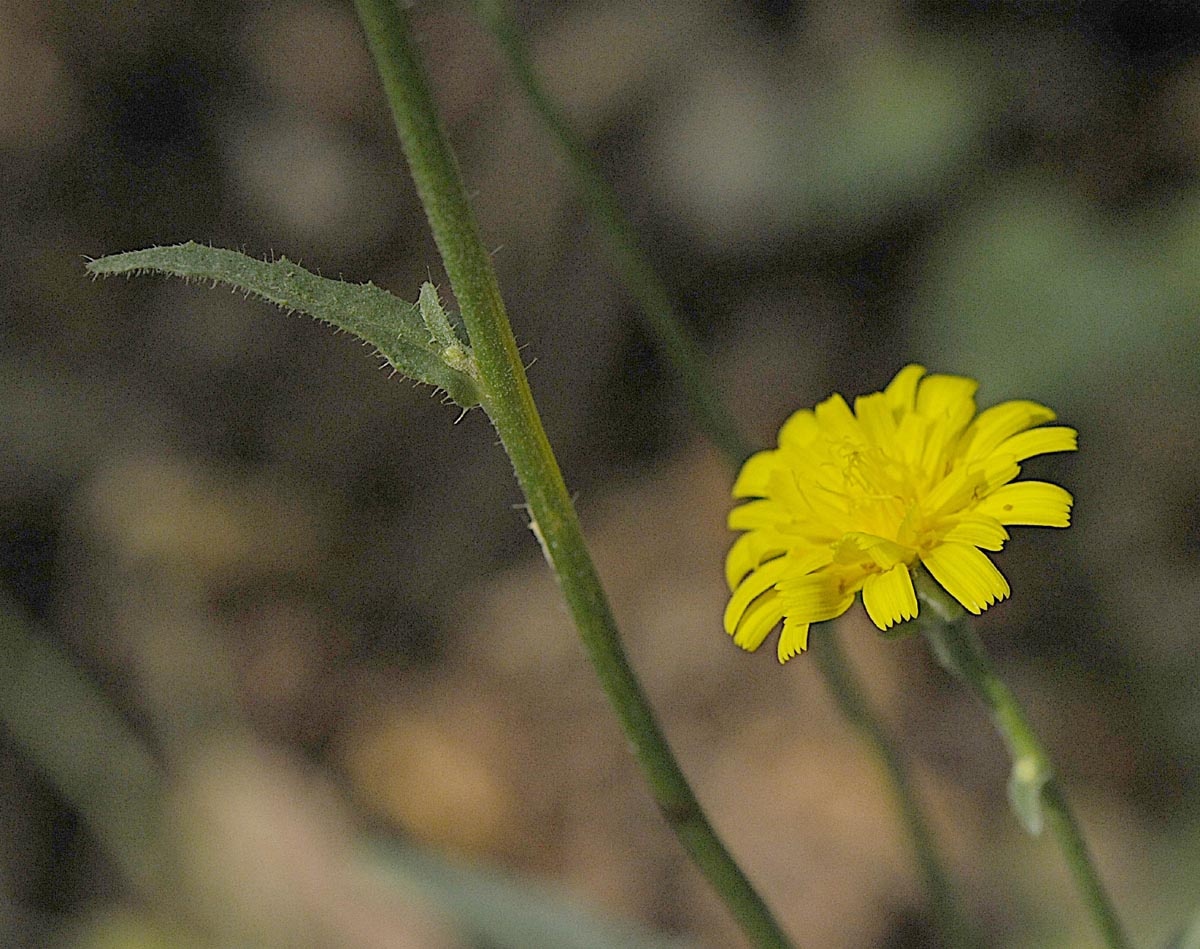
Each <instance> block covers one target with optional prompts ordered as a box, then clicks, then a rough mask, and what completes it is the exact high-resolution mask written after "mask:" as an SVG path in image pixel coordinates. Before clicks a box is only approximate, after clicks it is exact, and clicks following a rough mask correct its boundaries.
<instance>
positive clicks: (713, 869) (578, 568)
mask: <svg viewBox="0 0 1200 949" xmlns="http://www.w3.org/2000/svg"><path fill="white" fill-rule="evenodd" d="M355 2H356V6H357V9H358V14H359V18H360V20H361V21H362V24H363V27H364V29H365V31H366V34H367V38H368V40H369V42H370V46H371V51H372V53H373V55H374V57H375V62H376V65H377V67H378V69H379V72H380V75H381V77H382V79H383V85H384V90H385V92H386V94H387V97H388V100H389V102H390V104H391V107H392V113H393V116H394V118H395V121H396V128H397V130H398V132H399V135H400V141H401V144H402V146H403V148H404V152H405V155H406V157H407V158H408V163H409V167H410V170H411V172H412V176H413V179H414V181H415V182H416V186H417V192H418V194H419V195H420V198H421V202H422V204H423V205H424V207H425V211H426V214H427V215H428V218H429V223H430V227H431V228H432V230H433V235H434V239H435V240H436V242H437V245H438V249H439V250H440V252H441V255H442V260H443V262H444V264H445V267H446V273H447V275H448V276H449V278H450V285H451V287H452V288H453V290H454V293H455V295H456V297H457V298H458V303H459V306H460V307H461V310H462V315H463V322H464V323H465V324H466V327H467V332H468V334H469V335H470V338H471V345H472V348H473V350H474V354H475V360H476V363H477V365H478V373H479V378H480V387H481V389H482V392H481V401H482V404H483V406H484V408H485V410H486V411H487V413H488V415H489V416H490V418H491V420H492V423H493V425H494V426H495V428H496V431H497V433H498V434H499V436H500V440H501V441H502V442H503V444H504V448H505V450H506V451H507V452H508V456H509V458H510V460H511V461H512V464H513V469H514V471H515V473H516V476H517V481H518V483H519V484H520V486H521V490H522V491H523V492H524V494H525V498H526V501H527V503H528V505H529V512H530V516H531V517H532V519H533V526H534V527H535V528H536V530H537V533H538V536H539V538H540V539H541V542H542V546H543V549H544V551H545V554H546V559H547V560H548V561H549V562H550V565H551V567H552V568H553V569H554V572H555V574H556V576H557V578H558V582H559V586H560V587H561V589H562V592H563V596H564V598H565V599H566V601H567V604H568V607H569V609H570V611H571V615H572V617H573V619H574V621H575V625H576V626H577V627H578V629H579V633H580V636H581V637H582V639H583V642H584V646H585V648H586V650H587V653H588V656H589V658H590V659H591V661H592V664H593V666H594V667H595V669H596V673H597V675H598V676H599V678H600V681H601V684H602V685H603V687H604V690H605V692H606V694H607V695H608V698H609V701H610V702H611V703H612V705H613V708H614V709H615V710H616V712H617V716H618V718H619V719H620V721H621V725H622V726H623V728H624V730H625V733H626V735H627V736H628V738H629V740H630V741H631V743H632V744H633V746H634V750H635V753H636V755H637V759H638V761H639V763H640V765H641V767H642V770H643V772H644V773H645V775H646V778H647V780H648V782H649V784H650V788H651V791H652V793H653V795H654V798H655V800H656V802H657V803H658V806H659V808H660V810H661V811H662V813H663V815H664V816H665V818H666V819H667V821H668V823H669V824H670V826H671V827H672V828H673V829H674V831H675V833H676V834H677V835H678V837H679V839H680V841H681V843H682V844H683V846H684V848H685V849H686V850H687V852H688V853H689V855H690V856H691V857H692V859H693V860H694V861H695V862H696V864H697V865H698V866H699V867H700V869H701V870H702V871H703V872H704V874H705V876H706V877H707V878H708V880H709V881H710V882H711V883H712V885H713V886H714V887H715V888H716V890H717V891H718V892H719V893H720V895H721V896H722V898H723V899H724V901H725V903H726V905H727V906H728V908H729V910H730V912H731V913H732V914H733V915H734V917H735V918H736V919H737V921H738V922H739V923H740V925H741V926H742V928H743V930H744V931H745V932H746V934H747V935H748V936H749V937H750V939H751V940H752V942H753V943H754V944H755V945H757V946H763V947H768V946H769V947H783V946H788V945H790V943H789V942H788V939H787V937H786V936H785V935H784V933H783V931H782V930H781V929H780V927H779V924H778V923H777V922H776V920H775V919H774V917H773V916H772V914H771V912H770V910H769V909H768V908H767V906H766V904H765V903H764V902H763V900H762V898H761V897H760V896H759V895H758V893H757V892H756V891H755V890H754V888H753V887H752V886H751V885H750V883H749V881H748V880H747V878H746V876H745V875H744V874H743V873H742V870H741V868H740V867H738V865H737V863H736V862H735V861H734V860H733V858H732V857H731V856H730V854H729V852H728V851H727V850H726V849H725V846H724V845H723V844H722V843H721V840H720V838H719V837H718V836H717V834H716V831H715V830H714V829H713V828H712V826H711V825H710V824H709V822H708V820H707V818H706V817H705V815H704V812H703V810H702V809H701V808H700V805H699V802H698V801H697V800H696V797H695V794H694V793H693V791H692V789H691V786H690V785H689V784H688V782H687V779H686V778H685V776H684V774H683V772H682V770H681V769H680V767H679V765H678V763H677V762H676V760H675V757H674V755H673V754H672V752H671V750H670V748H669V746H668V745H667V742H666V739H665V738H664V736H663V733H662V730H661V729H660V728H659V725H658V723H657V721H656V719H655V717H654V713H653V711H652V710H651V708H650V704H649V702H648V701H647V698H646V695H645V693H644V692H643V691H642V688H641V685H640V684H639V683H638V680H637V678H636V677H635V676H634V673H633V670H632V669H631V668H630V666H629V663H628V660H627V659H626V657H625V653H624V649H623V648H622V646H621V642H620V636H619V633H618V631H617V627H616V623H615V621H614V619H613V616H612V612H611V610H610V608H609V605H608V601H607V598H606V596H605V594H604V591H603V589H602V588H601V586H600V582H599V578H598V577H597V575H596V570H595V567H594V565H593V564H592V561H591V557H590V555H589V553H588V551H587V548H586V546H585V544H584V540H583V533H582V530H581V529H580V526H579V521H578V518H577V516H576V514H575V509H574V506H573V505H572V503H571V499H570V496H569V495H568V493H567V489H566V486H565V485H564V483H563V479H562V475H561V473H560V472H559V468H558V463H557V461H556V460H555V458H554V454H553V452H552V451H551V449H550V444H549V441H548V440H547V438H546V434H545V431H544V430H543V428H542V424H541V419H540V418H539V416H538V412H537V408H536V407H535V405H534V402H533V397H532V395H531V393H530V390H529V383H528V381H527V380H526V377H525V371H524V367H523V365H522V363H521V360H520V357H519V355H518V352H517V346H516V342H515V341H514V339H513V334H512V329H511V327H510V326H509V322H508V316H507V314H506V313H505V309H504V303H503V301H502V300H501V297H500V291H499V286H498V284H497V281H496V276H495V272H494V270H493V268H492V264H491V259H490V257H489V255H488V253H487V251H486V249H485V248H484V245H483V243H482V241H481V240H480V237H479V230H478V226H477V225H476V223H475V218H474V214H473V212H472V211H471V208H470V204H469V202H468V200H467V195H466V191H465V188H464V186H463V183H462V180H461V176H460V174H459V171H458V166H457V163H456V161H455V159H454V156H453V153H452V152H451V150H450V146H449V144H448V142H447V140H446V137H445V135H444V134H443V132H442V130H441V128H440V127H439V123H438V120H437V115H436V112H435V109H434V105H433V100H432V97H431V95H430V92H429V88H428V84H427V82H426V80H425V77H424V74H423V71H422V69H421V66H420V63H419V60H418V57H417V54H416V51H415V49H414V47H413V43H412V40H411V37H410V33H409V26H408V20H407V14H406V13H405V12H404V11H403V10H401V9H400V7H399V6H398V5H397V4H396V3H395V2H394V0H355Z"/></svg>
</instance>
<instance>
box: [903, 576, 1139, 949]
mask: <svg viewBox="0 0 1200 949" xmlns="http://www.w3.org/2000/svg"><path fill="white" fill-rule="evenodd" d="M916 588H917V596H918V597H919V598H920V600H921V603H922V605H923V606H925V607H928V609H927V611H926V612H924V613H922V617H921V618H922V623H921V629H922V631H923V632H924V633H925V636H926V638H927V639H928V640H929V643H930V645H931V646H932V648H933V651H934V654H935V655H936V656H937V658H938V661H939V662H941V664H942V665H943V666H944V667H945V668H946V669H947V670H948V671H949V672H951V673H952V674H953V675H955V676H957V677H958V678H960V679H961V680H962V681H963V682H965V683H966V684H967V685H968V686H969V687H970V688H971V689H972V691H974V692H975V694H976V695H977V696H979V698H980V699H982V701H983V703H984V705H986V706H987V707H988V710H989V711H990V712H991V713H992V719H993V721H994V722H995V724H996V728H997V730H998V731H999V732H1000V734H1001V735H1002V736H1003V738H1004V741H1005V743H1006V744H1007V745H1008V749H1009V753H1010V754H1011V756H1012V761H1013V766H1012V774H1011V776H1010V778H1009V783H1008V793H1009V800H1010V802H1011V803H1012V806H1013V810H1014V811H1015V812H1016V815H1017V819H1018V820H1020V821H1021V823H1022V825H1024V827H1025V829H1026V830H1028V831H1029V832H1030V833H1033V834H1036V833H1039V832H1040V831H1041V828H1042V826H1043V824H1045V825H1047V826H1049V828H1050V832H1051V833H1052V834H1053V835H1054V838H1055V840H1056V841H1057V842H1058V846H1059V848H1060V849H1061V850H1062V852H1063V857H1064V858H1065V859H1066V862H1067V866H1068V867H1069V868H1070V871H1071V875H1072V876H1073V877H1074V878H1075V884H1076V886H1077V887H1078V888H1079V892H1080V895H1081V896H1082V897H1083V901H1084V904H1085V905H1086V906H1087V910H1088V912H1089V913H1090V914H1091V917H1092V921H1093V922H1094V923H1095V925H1096V928H1097V930H1099V932H1100V934H1101V936H1102V937H1103V939H1104V945H1105V946H1107V947H1109V949H1128V947H1129V945H1130V944H1129V941H1128V940H1127V939H1126V937H1125V933H1124V930H1123V929H1122V928H1121V923H1120V920H1118V919H1117V914H1116V910H1115V909H1114V908H1113V905H1112V902H1111V901H1110V900H1109V898H1108V894H1107V893H1106V892H1105V890H1104V884H1103V883H1102V882H1101V881H1100V874H1099V873H1098V872H1097V870H1096V865H1095V863H1094V862H1093V860H1092V857H1091V855H1090V854H1089V852H1088V848H1087V843H1086V842H1085V841H1084V839H1083V833H1082V832H1081V831H1080V829H1079V824H1078V823H1076V821H1075V817H1074V815H1073V814H1072V813H1071V808H1070V806H1069V805H1068V804H1067V799H1066V796H1065V795H1064V794H1063V791H1062V788H1061V787H1060V786H1059V783H1058V781H1057V779H1056V778H1055V777H1054V770H1053V767H1052V766H1051V763H1050V757H1049V755H1048V754H1047V753H1046V749H1045V748H1044V747H1043V746H1042V743H1041V741H1039V740H1038V737H1037V733H1036V732H1035V731H1034V730H1033V726H1032V725H1031V724H1030V722H1029V718H1028V717H1027V716H1026V714H1025V710H1024V709H1023V708H1022V707H1021V703H1020V702H1019V701H1017V697H1016V696H1015V695H1013V693H1012V690H1010V689H1009V688H1008V686H1007V685H1005V684H1004V681H1003V680H1002V679H1001V678H1000V676H999V674H998V673H997V672H996V667H995V666H994V665H992V660H991V658H990V657H989V656H988V654H987V652H986V651H985V650H984V648H983V643H982V642H980V640H979V637H978V636H977V635H976V634H975V631H974V629H973V628H972V627H971V622H970V618H969V617H968V616H967V614H966V612H965V611H964V610H963V608H962V607H961V606H960V605H959V603H958V601H957V600H955V599H954V598H953V597H952V596H950V595H949V594H948V593H947V592H946V591H945V590H943V589H942V588H941V587H940V586H939V585H938V584H937V582H936V581H935V580H934V579H933V578H932V577H930V576H929V574H928V573H926V572H925V571H924V570H919V571H917V576H916ZM930 613H932V614H933V615H932V616H930V615H929V614H930Z"/></svg>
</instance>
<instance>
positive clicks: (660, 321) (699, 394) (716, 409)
mask: <svg viewBox="0 0 1200 949" xmlns="http://www.w3.org/2000/svg"><path fill="white" fill-rule="evenodd" d="M474 3H475V9H476V11H477V12H478V14H479V17H480V19H481V20H482V21H483V22H484V24H485V25H486V26H487V27H488V29H489V30H490V31H491V33H492V35H493V36H494V37H495V39H496V41H497V43H498V45H499V47H500V49H501V51H502V52H503V54H504V57H505V59H506V60H507V61H508V66H509V69H510V70H511V72H512V74H513V76H514V78H515V79H516V81H517V83H518V84H519V85H520V87H521V89H522V91H523V92H524V93H525V96H526V98H527V99H528V101H529V103H530V105H531V106H532V107H533V108H534V110H535V111H536V112H537V114H538V115H539V116H540V117H541V119H542V121H543V123H545V125H546V128H547V129H548V130H549V132H550V134H551V135H552V136H553V137H554V138H555V140H556V141H557V142H558V145H559V147H560V148H561V149H562V151H563V152H564V154H565V155H566V158H567V162H568V165H569V166H570V168H571V172H572V174H573V175H574V176H575V181H576V184H577V186H578V188H579V192H580V195H581V196H582V198H583V201H584V203H585V204H586V206H587V209H588V211H589V212H590V213H591V215H592V216H593V217H594V218H595V220H596V221H597V222H598V224H599V225H600V230H601V231H602V232H603V234H604V236H605V238H606V239H607V241H608V243H609V247H610V250H611V252H612V254H613V257H614V261H615V264H616V266H617V269H618V271H619V272H620V274H621V278H622V280H623V281H624V283H625V286H626V287H627V288H628V290H629V292H630V293H632V294H633V296H634V298H635V299H636V300H637V302H638V304H639V307H640V312H641V314H642V316H643V318H644V320H645V322H646V327H647V329H648V330H649V332H650V333H651V334H652V335H653V336H654V337H655V339H656V340H657V341H658V344H659V347H660V348H661V350H662V352H663V354H664V355H665V356H666V358H667V361H668V362H669V363H670V364H671V365H672V366H674V367H675V371H676V373H677V375H678V376H679V378H680V380H681V382H682V384H683V387H684V390H685V393H686V395H687V398H688V402H689V405H690V406H691V410H692V413H693V415H694V416H695V419H696V421H697V423H698V425H699V426H700V428H701V429H702V430H703V431H704V432H705V433H706V434H707V435H708V437H709V438H710V439H711V440H712V441H713V443H714V444H715V445H716V446H717V448H718V449H719V450H720V451H721V452H722V454H724V455H725V457H726V458H727V459H728V461H729V463H730V464H731V465H732V466H733V468H734V470H737V469H738V468H740V467H741V465H742V462H744V461H745V460H746V458H747V457H749V455H750V454H751V452H752V450H753V449H752V448H751V447H750V443H749V441H748V440H747V439H746V438H745V437H744V436H743V435H742V433H741V431H740V429H739V428H738V426H737V424H736V422H735V421H734V419H733V416H732V415H731V413H730V412H729V410H728V407H727V406H726V404H725V402H724V400H723V399H722V397H721V394H720V392H719V390H718V389H717V387H716V386H715V385H714V384H713V381H712V375H711V373H710V372H709V371H708V368H707V365H708V363H707V357H706V356H705V354H704V351H703V349H702V348H701V346H700V345H699V343H698V342H697V341H696V339H695V337H694V336H693V335H692V334H691V333H690V332H689V331H688V329H687V328H686V326H685V325H684V323H683V321H682V320H681V319H680V318H679V314H678V311H677V310H676V307H675V305H674V303H673V302H672V294H671V292H670V290H669V289H668V288H667V284H666V281H664V280H663V279H662V277H661V276H660V275H659V274H658V272H657V271H656V270H655V268H654V265H653V264H651V262H650V259H649V257H648V255H647V254H646V252H645V250H644V249H643V247H642V246H641V244H640V242H639V241H638V239H637V233H636V230H635V228H634V226H633V224H632V223H631V222H630V220H629V218H628V216H627V215H626V214H625V212H624V210H623V209H622V207H621V203H620V201H619V200H618V199H617V196H616V193H615V192H614V191H613V189H612V187H611V186H610V185H609V183H608V181H607V180H606V179H605V177H604V174H603V172H602V171H601V169H600V166H599V163H598V162H597V161H596V159H595V157H594V156H593V154H592V152H591V150H590V149H589V148H588V146H587V144H586V143H585V142H584V140H583V139H582V137H580V135H579V134H578V133H577V132H576V131H575V130H574V128H573V127H572V126H571V123H570V122H569V121H568V119H567V117H566V115H565V113H564V112H563V109H562V107H561V106H560V105H559V104H558V103H557V102H555V101H554V99H553V98H552V97H551V96H550V94H549V93H548V92H547V91H546V89H545V88H544V86H543V85H542V82H541V79H540V78H539V76H538V72H537V69H536V67H535V66H534V63H533V57H532V56H531V55H530V52H529V48H528V45H527V44H526V42H525V40H524V37H523V36H522V34H521V31H520V29H519V28H518V26H517V23H516V21H515V19H514V18H513V16H512V12H511V8H510V6H509V4H508V3H507V2H505V0H474ZM829 638H830V639H832V635H831V636H830V637H829ZM823 647H824V644H823ZM836 648H837V647H836V644H831V645H830V646H828V647H825V648H824V649H823V651H821V650H819V651H817V655H818V657H819V658H818V661H819V663H820V665H821V671H822V673H823V674H824V676H825V681H826V685H827V686H828V688H829V690H830V692H831V693H832V695H833V697H834V700H835V701H836V702H837V705H838V708H839V709H840V710H841V712H842V714H843V715H845V717H846V718H847V719H848V720H850V721H851V722H852V723H854V725H855V726H856V728H857V729H858V730H859V732H860V734H861V735H862V736H863V738H864V740H865V741H866V742H867V744H868V745H869V746H870V747H871V749H872V750H873V751H874V752H875V754H876V756H877V757H878V758H879V760H880V762H881V763H882V764H883V766H884V768H885V769H886V771H887V773H888V776H889V778H890V784H891V788H892V792H893V794H894V795H895V798H896V806H897V808H898V809H899V811H900V814H901V817H902V820H903V821H904V824H905V826H906V828H907V830H908V834H909V837H910V838H911V839H912V842H913V846H914V848H915V850H916V855H917V861H918V863H919V864H920V867H921V874H922V877H923V879H924V881H925V887H926V892H927V893H928V897H929V901H930V904H931V908H932V910H933V913H934V917H935V919H936V920H937V921H938V923H939V925H940V928H941V929H942V932H943V935H944V937H945V938H946V940H947V942H948V943H949V944H950V945H971V944H974V943H975V941H976V939H975V937H974V936H972V935H971V934H970V929H969V927H968V926H967V925H966V924H965V922H964V920H963V916H962V914H961V913H960V912H959V910H958V907H957V901H956V899H955V896H954V890H953V887H952V886H951V884H950V881H949V875H948V874H947V873H946V871H945V869H944V868H943V866H942V862H941V859H940V858H939V856H938V852H937V847H936V844H935V842H934V839H933V834H932V831H931V830H930V828H929V824H928V822H927V821H926V820H925V818H924V815H923V811H922V808H921V806H920V804H919V803H918V801H917V798H916V795H915V793H914V791H913V788H912V782H911V781H910V779H909V776H908V772H907V767H906V765H905V762H904V759H903V758H902V757H901V756H900V754H899V753H898V752H897V750H896V748H895V746H894V745H893V744H892V742H891V741H890V740H889V739H888V738H887V736H886V734H885V732H884V729H883V726H882V725H881V724H880V722H879V720H878V717H877V716H876V715H875V713H874V712H873V711H872V709H871V707H870V705H869V703H868V702H867V700H866V696H865V695H864V692H863V689H862V686H861V685H860V684H859V682H858V680H857V679H856V677H855V675H854V672H853V670H852V669H851V668H850V667H849V666H848V665H847V664H846V662H845V661H844V660H843V658H842V657H841V656H840V655H836V656H833V655H831V653H832V651H833V650H834V649H836Z"/></svg>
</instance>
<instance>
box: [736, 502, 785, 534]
mask: <svg viewBox="0 0 1200 949" xmlns="http://www.w3.org/2000/svg"><path fill="white" fill-rule="evenodd" d="M788 520H789V518H788V515H787V512H786V511H784V510H782V509H781V508H780V506H779V505H778V504H776V503H775V502H773V501H747V502H746V503H745V504H739V505H738V506H737V507H735V508H734V509H733V510H732V511H730V512H729V519H728V522H727V523H728V524H729V529H730V530H734V531H752V530H755V529H756V528H759V527H779V526H780V525H782V524H786V523H787V522H788Z"/></svg>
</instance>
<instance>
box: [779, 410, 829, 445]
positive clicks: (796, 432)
mask: <svg viewBox="0 0 1200 949" xmlns="http://www.w3.org/2000/svg"><path fill="white" fill-rule="evenodd" d="M820 434H821V427H820V426H819V425H817V416H816V414H815V413H814V412H813V410H812V409H800V411H798V412H793V413H792V414H791V415H790V416H788V420H787V421H786V422H784V423H783V426H782V427H781V428H780V429H779V446H780V447H781V448H782V447H783V446H784V445H795V446H797V447H799V448H804V447H807V446H808V445H811V444H812V443H813V442H815V441H816V440H817V438H818V437H819V436H820Z"/></svg>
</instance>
